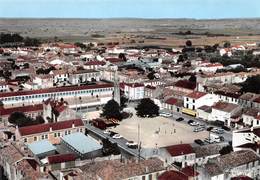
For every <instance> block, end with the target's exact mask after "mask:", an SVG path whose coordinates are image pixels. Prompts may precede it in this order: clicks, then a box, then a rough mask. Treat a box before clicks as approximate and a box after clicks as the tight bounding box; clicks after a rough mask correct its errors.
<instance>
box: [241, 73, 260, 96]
mask: <svg viewBox="0 0 260 180" xmlns="http://www.w3.org/2000/svg"><path fill="white" fill-rule="evenodd" d="M259 84H260V75H258V76H252V77H249V78H247V80H246V81H245V82H244V83H242V84H241V85H242V88H241V91H242V92H252V93H256V94H260V86H259Z"/></svg>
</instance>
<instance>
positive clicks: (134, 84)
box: [124, 83, 144, 87]
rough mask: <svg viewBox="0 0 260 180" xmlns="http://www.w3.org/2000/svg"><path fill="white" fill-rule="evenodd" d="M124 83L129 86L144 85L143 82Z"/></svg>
mask: <svg viewBox="0 0 260 180" xmlns="http://www.w3.org/2000/svg"><path fill="white" fill-rule="evenodd" d="M124 85H125V86H129V87H144V84H141V83H124Z"/></svg>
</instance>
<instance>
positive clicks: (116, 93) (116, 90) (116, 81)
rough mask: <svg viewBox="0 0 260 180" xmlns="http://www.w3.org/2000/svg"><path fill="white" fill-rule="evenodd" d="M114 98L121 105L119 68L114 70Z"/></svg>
mask: <svg viewBox="0 0 260 180" xmlns="http://www.w3.org/2000/svg"><path fill="white" fill-rule="evenodd" d="M114 100H115V101H116V102H117V103H118V104H119V106H120V103H121V102H120V85H119V78H118V72H117V70H115V71H114Z"/></svg>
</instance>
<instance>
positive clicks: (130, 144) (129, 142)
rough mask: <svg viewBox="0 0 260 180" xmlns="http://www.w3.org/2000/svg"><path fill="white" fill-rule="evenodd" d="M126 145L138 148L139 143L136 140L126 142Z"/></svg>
mask: <svg viewBox="0 0 260 180" xmlns="http://www.w3.org/2000/svg"><path fill="white" fill-rule="evenodd" d="M126 145H127V147H129V148H132V149H136V148H138V144H137V143H136V142H134V141H128V142H126Z"/></svg>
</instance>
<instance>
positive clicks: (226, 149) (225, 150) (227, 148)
mask: <svg viewBox="0 0 260 180" xmlns="http://www.w3.org/2000/svg"><path fill="white" fill-rule="evenodd" d="M232 151H233V147H232V146H231V145H228V146H224V147H223V148H222V149H220V150H219V154H220V155H225V154H229V153H231V152H232Z"/></svg>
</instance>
